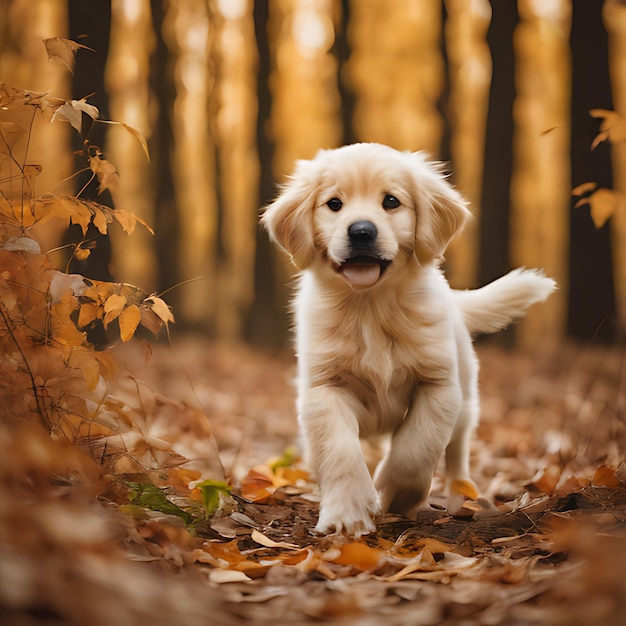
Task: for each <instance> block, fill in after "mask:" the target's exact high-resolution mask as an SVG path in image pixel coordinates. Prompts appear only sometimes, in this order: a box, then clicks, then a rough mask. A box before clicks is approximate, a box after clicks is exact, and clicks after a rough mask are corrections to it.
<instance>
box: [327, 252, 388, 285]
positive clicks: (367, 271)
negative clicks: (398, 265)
mask: <svg viewBox="0 0 626 626" xmlns="http://www.w3.org/2000/svg"><path fill="white" fill-rule="evenodd" d="M390 265H391V261H389V260H387V259H380V258H378V257H373V256H363V255H359V256H354V257H352V258H350V259H346V260H345V261H344V262H343V263H341V264H340V265H339V266H338V267H337V273H338V274H339V275H340V276H341V277H342V278H343V279H344V280H345V281H346V282H347V283H348V284H349V285H351V286H352V287H371V286H373V285H375V284H376V283H377V282H378V281H379V280H380V279H381V277H382V275H383V274H384V273H385V270H386V269H387V268H388V267H389V266H390Z"/></svg>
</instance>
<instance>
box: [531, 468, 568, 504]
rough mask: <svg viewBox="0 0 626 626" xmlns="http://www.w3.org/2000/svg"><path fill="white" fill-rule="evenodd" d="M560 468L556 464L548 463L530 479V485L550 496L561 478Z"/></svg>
mask: <svg viewBox="0 0 626 626" xmlns="http://www.w3.org/2000/svg"><path fill="white" fill-rule="evenodd" d="M561 474H562V471H561V468H560V467H559V466H558V465H550V466H548V467H546V469H544V470H541V471H540V472H539V473H538V474H537V475H536V476H535V477H534V478H533V480H532V482H531V486H532V487H534V488H535V489H537V490H538V491H541V493H545V494H547V495H549V496H551V495H552V494H553V493H554V490H555V489H556V486H557V484H558V483H559V480H560V478H561Z"/></svg>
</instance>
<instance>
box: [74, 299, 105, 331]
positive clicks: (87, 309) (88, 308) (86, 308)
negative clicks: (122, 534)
mask: <svg viewBox="0 0 626 626" xmlns="http://www.w3.org/2000/svg"><path fill="white" fill-rule="evenodd" d="M99 308H100V307H99V306H98V305H97V304H93V303H92V302H85V304H83V305H81V307H80V311H79V313H78V327H79V328H85V326H89V324H91V322H93V321H94V320H95V319H96V318H97V316H98V310H99Z"/></svg>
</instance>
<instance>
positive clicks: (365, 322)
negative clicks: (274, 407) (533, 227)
mask: <svg viewBox="0 0 626 626" xmlns="http://www.w3.org/2000/svg"><path fill="white" fill-rule="evenodd" d="M469 215H470V214H469V211H468V209H467V206H466V202H465V201H464V200H463V198H462V197H461V195H460V194H459V193H458V192H457V191H456V190H455V189H453V188H452V187H451V186H450V184H449V183H448V182H447V181H446V178H445V176H444V174H443V173H442V170H441V167H440V166H439V165H436V164H433V163H428V162H427V160H426V159H425V157H424V156H423V154H421V153H419V152H417V153H409V152H399V151H397V150H394V149H392V148H389V147H387V146H383V145H379V144H367V143H361V144H355V145H349V146H344V147H342V148H338V149H335V150H322V151H320V152H319V153H318V154H317V156H316V157H315V158H314V159H312V160H310V161H299V162H298V163H297V166H296V169H295V173H294V174H293V176H292V177H291V178H290V179H289V181H288V182H287V184H286V185H285V186H284V187H283V188H282V191H281V193H280V195H279V197H278V198H277V200H276V201H275V202H273V203H272V204H270V205H269V206H268V207H267V208H266V210H265V212H264V214H263V216H262V223H263V224H264V226H265V227H266V228H267V230H268V232H269V235H270V237H271V239H272V240H273V241H274V242H276V243H277V244H278V246H280V247H281V248H282V249H284V250H285V251H286V252H287V253H288V254H289V255H290V256H291V259H292V261H293V263H294V265H295V266H296V267H297V268H298V269H299V270H300V275H299V279H298V286H297V291H296V295H295V299H294V302H293V309H294V314H295V327H296V348H297V357H298V398H297V407H298V420H299V425H300V428H301V432H302V435H303V442H304V446H305V450H304V452H305V459H306V461H307V462H308V464H309V465H310V467H311V469H312V470H313V471H314V472H315V475H316V477H317V479H318V481H319V485H320V492H321V502H320V515H319V521H318V524H317V526H316V530H317V531H318V532H320V533H328V532H332V531H337V532H345V533H347V534H350V535H356V536H359V535H361V534H364V533H369V532H371V531H373V530H374V529H375V524H374V520H375V519H376V517H377V516H379V515H380V514H381V513H383V512H385V511H389V510H390V511H393V512H398V513H406V512H408V511H409V510H410V509H412V508H413V507H414V506H415V505H417V504H419V503H421V502H422V501H423V500H424V499H425V498H426V497H427V495H428V493H429V489H430V484H431V480H432V475H433V472H434V470H435V468H436V466H437V463H438V461H439V459H440V458H441V456H442V454H445V460H446V484H447V487H448V489H451V490H452V491H455V490H457V491H458V492H461V493H464V494H465V495H467V494H468V492H469V493H475V494H477V493H478V491H477V489H476V488H475V486H474V485H473V483H472V482H471V479H470V474H469V439H470V435H471V433H472V431H473V429H474V427H475V426H476V424H477V421H478V413H479V399H478V387H477V378H478V363H477V360H476V356H475V353H474V349H473V346H472V340H471V336H472V334H474V333H485V332H494V331H496V330H498V329H501V328H504V327H505V326H507V325H508V324H509V323H510V322H511V321H512V320H514V319H517V318H520V317H522V316H523V315H524V313H525V311H526V309H527V308H528V307H529V306H530V305H531V304H533V303H535V302H539V301H541V300H544V299H545V298H546V297H547V296H548V295H549V294H550V293H551V292H552V291H553V289H554V288H555V283H554V281H553V280H551V279H549V278H546V277H544V276H543V274H542V273H541V272H539V271H535V270H530V271H529V270H514V271H513V272H511V273H509V274H507V275H506V276H504V277H502V278H500V279H499V280H496V281H495V282H493V283H491V284H489V285H487V286H486V287H483V288H482V289H477V290H473V291H454V290H452V289H451V288H450V287H449V285H448V283H447V281H446V279H445V278H444V276H443V274H442V272H441V271H440V269H439V265H440V263H441V261H442V255H443V253H444V250H445V249H446V246H447V245H448V243H449V242H450V240H451V239H452V238H453V237H454V235H455V234H456V233H457V232H458V231H459V230H460V229H461V228H462V226H463V224H464V222H465V221H466V220H467V219H468V217H469ZM383 434H388V435H389V436H390V438H391V442H390V447H389V451H388V453H387V454H386V456H385V457H384V458H383V459H382V460H381V462H380V464H379V465H378V467H377V468H376V471H375V473H374V477H373V479H372V478H371V477H370V473H369V471H368V469H367V465H366V462H365V459H364V456H363V453H362V449H361V446H360V443H359V440H360V438H368V437H377V436H380V435H383Z"/></svg>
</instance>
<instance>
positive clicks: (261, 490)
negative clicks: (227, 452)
mask: <svg viewBox="0 0 626 626" xmlns="http://www.w3.org/2000/svg"><path fill="white" fill-rule="evenodd" d="M265 469H267V472H265V471H264V466H262V465H261V466H257V467H253V468H252V469H251V470H250V471H249V472H248V473H247V474H246V476H245V477H244V478H243V479H242V481H241V495H242V497H243V498H245V499H246V500H251V501H252V502H262V501H263V500H267V499H268V498H269V497H270V496H271V495H272V493H274V490H275V486H274V477H273V475H272V471H271V470H270V469H269V467H268V468H265Z"/></svg>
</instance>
